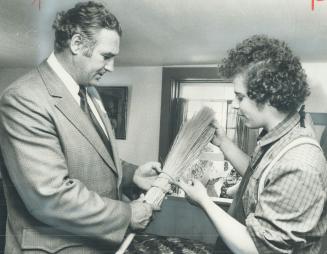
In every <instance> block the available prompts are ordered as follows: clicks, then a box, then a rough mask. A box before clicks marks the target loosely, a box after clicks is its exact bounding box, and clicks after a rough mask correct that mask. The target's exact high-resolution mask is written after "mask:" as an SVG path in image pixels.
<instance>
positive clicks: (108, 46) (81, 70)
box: [75, 29, 120, 86]
mask: <svg viewBox="0 0 327 254" xmlns="http://www.w3.org/2000/svg"><path fill="white" fill-rule="evenodd" d="M94 39H95V40H96V44H95V46H94V49H93V52H92V55H91V56H85V54H83V53H82V52H81V53H80V54H79V56H78V58H77V59H76V61H78V62H77V64H76V65H75V66H76V67H77V68H78V82H79V84H85V85H92V86H96V85H97V84H98V83H99V80H100V79H101V77H102V76H103V75H104V74H105V73H106V72H107V71H110V72H112V71H113V70H114V57H115V56H116V55H117V54H118V53H119V43H120V36H119V35H118V33H117V32H116V31H114V30H109V29H101V30H99V31H98V32H97V33H96V35H95V38H94Z"/></svg>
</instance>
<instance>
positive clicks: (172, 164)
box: [116, 107, 215, 254]
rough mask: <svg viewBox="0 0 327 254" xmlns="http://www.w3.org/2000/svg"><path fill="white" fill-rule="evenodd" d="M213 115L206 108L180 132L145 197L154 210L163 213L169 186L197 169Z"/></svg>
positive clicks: (125, 244)
mask: <svg viewBox="0 0 327 254" xmlns="http://www.w3.org/2000/svg"><path fill="white" fill-rule="evenodd" d="M214 115H215V112H214V111H213V110H212V109H211V108H208V107H204V108H202V109H201V110H200V111H199V112H198V113H197V114H196V115H195V116H193V117H192V119H191V120H189V121H188V122H186V123H185V124H184V125H183V126H182V127H181V129H180V130H179V132H178V134H177V136H176V138H175V140H174V143H173V145H172V147H171V150H170V152H169V153H168V156H167V158H166V161H165V163H164V166H163V169H162V172H161V173H160V174H159V176H158V178H157V179H156V181H155V182H154V183H153V185H152V187H151V188H150V189H149V190H148V191H147V193H146V194H145V197H144V200H145V202H147V203H149V204H151V206H152V207H153V209H154V210H159V209H160V206H161V203H162V201H163V200H164V197H165V194H166V193H167V192H168V191H169V190H170V182H174V181H175V180H176V179H177V178H179V177H180V176H181V175H182V173H183V171H184V170H186V169H188V168H190V167H191V166H192V165H194V163H195V162H196V161H197V159H198V158H199V156H200V154H201V151H202V150H203V148H204V147H205V146H207V144H208V143H209V142H210V140H211V139H212V137H213V135H214V132H215V128H214V127H213V126H212V125H211V123H212V121H213V120H214ZM134 236H135V234H134V233H130V234H129V235H128V236H127V237H126V238H125V240H124V242H123V243H122V245H121V246H120V248H119V250H118V251H117V252H116V254H122V253H124V252H125V251H126V249H127V248H128V246H129V245H130V243H131V242H132V240H133V238H134Z"/></svg>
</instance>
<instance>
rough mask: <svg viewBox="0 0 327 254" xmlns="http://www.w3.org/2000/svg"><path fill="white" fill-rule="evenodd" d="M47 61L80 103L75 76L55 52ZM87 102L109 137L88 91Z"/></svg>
mask: <svg viewBox="0 0 327 254" xmlns="http://www.w3.org/2000/svg"><path fill="white" fill-rule="evenodd" d="M47 63H48V64H49V66H50V67H51V68H52V70H53V71H54V72H55V73H56V74H57V76H58V77H59V78H60V79H61V81H62V82H63V84H64V85H65V87H66V88H67V90H68V91H69V93H70V94H71V95H72V96H73V98H74V100H75V101H76V103H77V104H78V105H79V106H81V105H80V96H79V95H78V91H79V84H77V83H76V81H75V80H74V79H73V77H72V76H71V75H70V74H69V73H68V72H67V71H66V70H65V69H64V67H63V66H62V65H61V64H60V63H59V61H58V59H57V58H56V56H55V54H54V52H52V53H51V54H50V56H49V57H48V59H47ZM86 98H87V103H88V104H89V106H90V109H91V111H92V113H93V114H94V116H95V117H96V119H97V121H98V122H99V124H100V126H101V128H102V129H103V131H104V133H105V134H106V136H107V137H108V133H107V130H106V128H105V126H104V124H103V122H102V120H101V117H100V115H99V113H98V111H97V110H96V108H95V106H94V103H93V101H92V100H91V98H90V96H89V94H88V93H86ZM98 104H99V105H102V103H98ZM101 109H102V110H103V111H104V112H105V109H104V107H101Z"/></svg>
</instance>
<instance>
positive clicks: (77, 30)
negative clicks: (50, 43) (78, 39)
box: [52, 1, 122, 56]
mask: <svg viewBox="0 0 327 254" xmlns="http://www.w3.org/2000/svg"><path fill="white" fill-rule="evenodd" d="M52 28H53V29H54V30H55V43H54V50H55V52H58V53H59V52H62V51H63V50H64V49H66V48H68V45H69V42H70V40H71V38H72V37H73V35H74V34H80V35H81V36H82V38H83V42H84V43H85V55H87V56H91V55H92V52H93V49H94V46H95V44H96V40H95V39H94V36H95V34H96V32H97V31H99V30H100V29H102V28H106V29H109V30H114V31H116V32H117V33H118V34H119V36H121V34H122V30H121V27H120V24H119V22H118V20H117V18H116V17H115V16H114V15H113V14H112V13H111V12H110V11H109V10H108V9H106V8H105V7H104V5H102V4H101V3H96V2H92V1H89V2H83V3H78V4H76V5H75V6H74V8H71V9H69V10H67V11H66V12H65V11H62V12H59V13H58V14H57V17H56V19H55V21H54V22H53V25H52Z"/></svg>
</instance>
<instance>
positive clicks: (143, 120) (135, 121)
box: [100, 67, 162, 164]
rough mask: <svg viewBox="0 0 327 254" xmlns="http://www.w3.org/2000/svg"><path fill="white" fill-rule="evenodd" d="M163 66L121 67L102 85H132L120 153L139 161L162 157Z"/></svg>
mask: <svg viewBox="0 0 327 254" xmlns="http://www.w3.org/2000/svg"><path fill="white" fill-rule="evenodd" d="M161 80H162V68H161V67H120V68H115V71H114V72H113V73H110V74H107V75H105V76H104V77H103V79H102V80H101V82H100V85H108V86H110V85H113V86H115V85H117V86H120V85H124V86H129V91H128V92H129V105H128V117H127V137H126V140H118V148H119V152H120V156H121V157H122V158H123V159H125V160H127V161H129V162H133V163H136V164H141V163H144V162H146V161H150V160H158V153H159V130H160V107H161Z"/></svg>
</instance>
